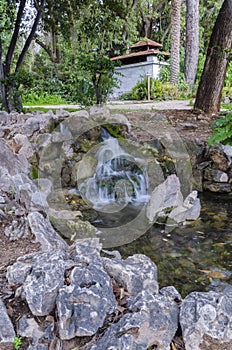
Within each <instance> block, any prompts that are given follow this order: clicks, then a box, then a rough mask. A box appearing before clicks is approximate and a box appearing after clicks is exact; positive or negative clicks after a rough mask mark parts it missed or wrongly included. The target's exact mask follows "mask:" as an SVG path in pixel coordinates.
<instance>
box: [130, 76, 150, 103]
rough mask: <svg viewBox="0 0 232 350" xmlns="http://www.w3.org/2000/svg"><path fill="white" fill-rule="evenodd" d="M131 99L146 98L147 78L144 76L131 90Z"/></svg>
mask: <svg viewBox="0 0 232 350" xmlns="http://www.w3.org/2000/svg"><path fill="white" fill-rule="evenodd" d="M131 97H132V100H146V99H147V79H146V78H144V79H142V80H140V81H138V82H137V83H136V84H135V86H134V87H133V88H132V90H131Z"/></svg>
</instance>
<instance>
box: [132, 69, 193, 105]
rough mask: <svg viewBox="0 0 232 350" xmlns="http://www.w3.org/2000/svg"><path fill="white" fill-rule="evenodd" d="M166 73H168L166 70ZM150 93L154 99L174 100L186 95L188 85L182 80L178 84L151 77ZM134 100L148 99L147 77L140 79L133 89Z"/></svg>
mask: <svg viewBox="0 0 232 350" xmlns="http://www.w3.org/2000/svg"><path fill="white" fill-rule="evenodd" d="M165 74H167V73H166V72H165ZM150 89H151V91H150V95H151V99H152V100H172V99H178V98H184V97H186V92H187V89H188V85H187V84H185V82H184V81H181V79H180V82H179V84H178V85H174V84H170V83H168V82H162V81H161V80H158V79H153V78H151V79H150ZM131 98H132V100H146V99H147V78H143V79H142V80H140V81H138V82H137V83H136V84H135V86H134V87H133V88H132V91H131Z"/></svg>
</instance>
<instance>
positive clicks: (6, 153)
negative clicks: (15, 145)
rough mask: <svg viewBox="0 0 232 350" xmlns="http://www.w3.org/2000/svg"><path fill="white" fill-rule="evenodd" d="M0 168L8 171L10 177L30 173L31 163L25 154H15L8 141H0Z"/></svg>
mask: <svg viewBox="0 0 232 350" xmlns="http://www.w3.org/2000/svg"><path fill="white" fill-rule="evenodd" d="M0 168H5V169H7V171H8V173H9V174H10V175H16V174H18V173H28V171H29V163H28V161H27V159H26V157H25V155H24V154H20V155H17V154H14V153H13V152H12V151H11V149H10V148H9V146H8V145H7V143H6V141H5V140H3V139H0Z"/></svg>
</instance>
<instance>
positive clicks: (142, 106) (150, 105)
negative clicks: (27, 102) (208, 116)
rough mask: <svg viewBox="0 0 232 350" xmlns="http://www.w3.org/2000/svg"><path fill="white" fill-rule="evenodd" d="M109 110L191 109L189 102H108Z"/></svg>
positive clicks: (67, 105)
mask: <svg viewBox="0 0 232 350" xmlns="http://www.w3.org/2000/svg"><path fill="white" fill-rule="evenodd" d="M106 105H107V106H108V107H109V108H110V109H112V110H114V109H126V110H165V109H192V106H190V105H189V100H172V101H159V102H154V101H110V102H107V104H106ZM24 107H25V108H48V109H68V108H70V109H79V108H81V106H80V105H79V104H63V105H43V106H24Z"/></svg>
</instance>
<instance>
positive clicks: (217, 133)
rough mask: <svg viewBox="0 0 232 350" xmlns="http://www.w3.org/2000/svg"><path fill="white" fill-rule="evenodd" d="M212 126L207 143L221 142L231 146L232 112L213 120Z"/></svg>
mask: <svg viewBox="0 0 232 350" xmlns="http://www.w3.org/2000/svg"><path fill="white" fill-rule="evenodd" d="M212 126H213V133H212V135H211V136H210V138H209V139H208V144H209V145H213V144H214V143H221V144H223V145H226V144H227V145H231V146H232V112H230V113H228V114H227V115H226V116H223V117H221V118H220V119H218V120H217V121H215V122H214V123H213V124H212Z"/></svg>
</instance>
